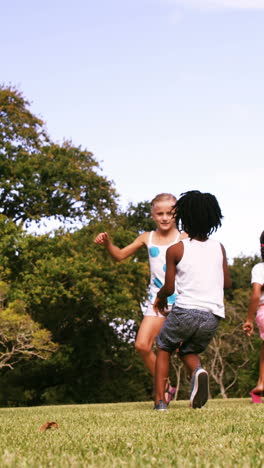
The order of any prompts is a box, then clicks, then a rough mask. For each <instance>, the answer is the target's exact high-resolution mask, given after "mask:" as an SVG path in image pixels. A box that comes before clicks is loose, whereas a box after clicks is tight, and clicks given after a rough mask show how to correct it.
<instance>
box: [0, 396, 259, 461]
mask: <svg viewBox="0 0 264 468" xmlns="http://www.w3.org/2000/svg"><path fill="white" fill-rule="evenodd" d="M152 407H153V405H152V402H146V403H119V404H105V405H104V404H100V405H99V404H98V405H69V406H43V407H33V408H2V409H0V417H1V424H0V467H1V468H3V467H9V468H13V467H16V468H17V467H25V468H26V467H32V468H33V467H34V468H39V467H56V468H57V467H58V468H60V467H61V468H67V467H76V468H77V467H78V468H79V467H141V466H142V467H166V468H167V467H180V468H184V467H199V468H202V467H233V466H236V467H254V468H258V467H264V405H262V404H255V405H253V404H251V403H250V400H249V399H232V400H227V401H223V400H210V401H209V402H208V403H207V405H206V407H205V408H202V409H201V410H199V409H197V410H191V409H190V408H189V407H188V402H187V401H177V402H172V404H171V406H170V410H169V411H168V412H155V411H153V410H152ZM46 421H56V422H57V424H58V429H49V430H46V431H38V429H39V428H40V427H41V426H42V424H44V423H45V422H46Z"/></svg>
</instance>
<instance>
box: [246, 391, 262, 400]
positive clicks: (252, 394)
mask: <svg viewBox="0 0 264 468" xmlns="http://www.w3.org/2000/svg"><path fill="white" fill-rule="evenodd" d="M249 394H250V396H251V398H252V403H262V398H261V395H257V394H256V393H253V392H252V391H251V392H249Z"/></svg>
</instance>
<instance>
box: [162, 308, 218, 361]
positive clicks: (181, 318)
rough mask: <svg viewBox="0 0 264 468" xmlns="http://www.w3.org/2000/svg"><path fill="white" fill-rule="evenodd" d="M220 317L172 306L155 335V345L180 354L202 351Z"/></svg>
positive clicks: (211, 336) (214, 330) (214, 331)
mask: <svg viewBox="0 0 264 468" xmlns="http://www.w3.org/2000/svg"><path fill="white" fill-rule="evenodd" d="M220 320H221V318H220V317H218V316H217V315H214V314H213V313H212V312H207V311H205V310H198V309H182V308H180V307H176V306H173V309H172V310H171V312H170V313H169V315H168V317H167V319H166V321H165V322H164V325H163V327H162V329H161V331H160V333H159V335H158V337H157V346H158V347H159V348H160V349H163V350H164V351H168V352H169V353H172V352H173V351H175V349H177V348H179V354H180V356H184V355H185V354H199V353H202V352H203V351H204V350H205V348H206V347H207V346H208V344H209V343H210V341H211V339H212V338H213V337H214V335H215V333H216V330H217V327H218V324H219V322H220Z"/></svg>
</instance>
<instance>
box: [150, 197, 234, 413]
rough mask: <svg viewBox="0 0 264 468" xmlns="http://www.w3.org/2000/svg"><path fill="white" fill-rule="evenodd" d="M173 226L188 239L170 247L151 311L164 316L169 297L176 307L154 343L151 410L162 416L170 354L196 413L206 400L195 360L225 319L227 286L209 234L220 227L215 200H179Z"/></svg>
mask: <svg viewBox="0 0 264 468" xmlns="http://www.w3.org/2000/svg"><path fill="white" fill-rule="evenodd" d="M173 210H174V216H175V219H176V226H177V227H178V228H179V227H180V228H182V229H183V230H184V231H185V232H186V233H187V234H188V235H189V238H188V239H183V240H182V241H181V242H179V243H178V244H175V245H173V246H171V247H170V248H169V249H168V250H167V254H166V265H167V269H166V276H165V284H164V286H163V287H162V288H161V289H160V291H159V292H158V294H157V298H156V301H155V304H154V309H155V310H156V311H160V312H163V311H164V309H165V307H166V304H167V297H168V296H170V295H171V294H172V293H173V291H174V284H175V276H176V280H177V290H178V295H177V298H176V302H175V304H174V305H173V307H172V310H171V312H170V313H169V315H168V317H167V319H166V322H165V323H164V325H163V327H162V329H161V332H160V334H159V336H158V338H157V346H158V354H157V361H156V372H155V384H156V399H155V406H154V409H155V410H159V411H162V410H166V409H167V404H166V402H165V398H164V387H165V382H166V379H167V376H168V372H169V357H170V353H171V352H172V351H173V350H175V348H178V350H179V351H178V352H179V356H180V358H181V359H182V361H183V362H184V364H185V365H186V367H187V369H188V371H189V373H190V376H191V377H192V380H191V383H192V390H191V397H190V406H191V407H192V408H201V407H202V406H203V405H204V404H205V403H206V401H207V399H208V374H207V372H206V370H204V369H203V368H202V367H201V361H200V358H199V356H198V354H199V353H201V352H203V351H204V350H205V349H206V347H207V345H208V344H209V342H210V341H211V339H212V338H213V336H214V335H215V332H216V330H217V327H218V324H219V321H220V319H221V318H224V316H225V312H224V298H223V296H224V294H223V288H224V287H225V288H228V287H230V286H231V279H230V276H229V271H228V266H227V260H226V253H225V249H224V247H223V246H222V245H221V244H220V243H219V242H218V241H216V240H212V239H209V236H210V234H211V233H212V232H213V231H216V230H217V228H218V227H219V226H221V219H222V213H221V210H220V207H219V205H218V202H217V200H216V198H215V196H214V195H211V194H210V193H201V192H199V191H197V190H194V191H190V192H186V193H184V194H182V196H181V198H180V199H179V201H178V202H177V203H176V204H175V206H174V208H173Z"/></svg>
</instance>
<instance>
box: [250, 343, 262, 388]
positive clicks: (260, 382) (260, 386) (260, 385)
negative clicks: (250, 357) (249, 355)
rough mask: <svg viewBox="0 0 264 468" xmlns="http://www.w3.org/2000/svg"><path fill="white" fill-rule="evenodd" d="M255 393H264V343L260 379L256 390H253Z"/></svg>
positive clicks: (260, 363) (260, 362)
mask: <svg viewBox="0 0 264 468" xmlns="http://www.w3.org/2000/svg"><path fill="white" fill-rule="evenodd" d="M251 391H252V392H253V393H262V392H264V342H263V341H262V343H261V349H260V361H259V379H258V383H257V385H256V387H255V388H253V389H252V390H251Z"/></svg>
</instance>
